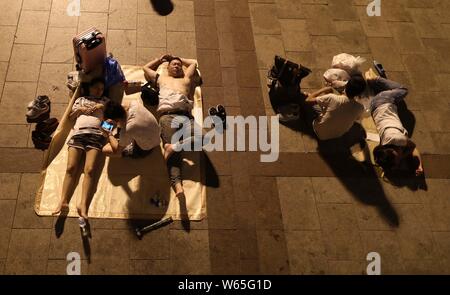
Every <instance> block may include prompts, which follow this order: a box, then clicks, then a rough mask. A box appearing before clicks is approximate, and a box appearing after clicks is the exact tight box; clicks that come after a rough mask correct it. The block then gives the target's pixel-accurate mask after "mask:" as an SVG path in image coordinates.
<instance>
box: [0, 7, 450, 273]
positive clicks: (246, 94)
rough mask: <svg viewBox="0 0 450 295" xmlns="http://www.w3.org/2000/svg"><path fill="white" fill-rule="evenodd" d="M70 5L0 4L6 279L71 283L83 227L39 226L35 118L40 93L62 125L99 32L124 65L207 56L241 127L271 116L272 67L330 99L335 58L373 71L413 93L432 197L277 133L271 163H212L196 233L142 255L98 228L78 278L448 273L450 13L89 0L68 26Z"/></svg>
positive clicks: (110, 226) (208, 102)
mask: <svg viewBox="0 0 450 295" xmlns="http://www.w3.org/2000/svg"><path fill="white" fill-rule="evenodd" d="M69 2H71V1H69V0H53V1H52V0H0V7H2V9H1V12H0V15H1V17H0V96H1V100H0V127H1V131H0V215H1V216H2V218H1V221H0V274H1V273H5V274H45V273H48V274H63V273H65V269H66V261H65V257H66V255H67V253H68V252H71V251H78V252H80V253H82V252H83V250H82V249H83V245H82V242H81V240H80V236H79V231H78V227H77V224H76V220H73V219H70V220H68V221H67V223H66V228H65V232H64V234H63V236H62V237H61V238H60V239H56V238H55V235H54V232H53V225H54V222H55V219H54V218H41V217H38V216H36V215H35V213H34V210H33V204H34V194H35V191H36V189H37V186H38V185H39V169H40V165H41V159H42V153H41V152H40V151H36V150H34V149H32V143H31V138H30V137H31V128H32V127H31V126H30V124H26V121H25V117H24V110H25V106H26V104H27V102H28V101H30V100H31V99H32V98H33V97H34V96H35V95H37V94H38V93H39V94H41V93H45V94H48V95H49V96H50V97H51V99H52V101H53V111H52V112H53V115H56V116H61V114H62V112H63V111H64V108H65V107H66V103H67V90H66V88H65V86H64V80H65V75H66V73H67V72H69V71H70V70H72V69H73V68H74V66H73V53H72V48H71V42H70V40H71V38H72V37H73V35H74V34H75V33H76V32H77V31H80V30H83V29H86V28H87V27H89V26H91V25H95V26H97V27H98V28H99V29H100V30H102V31H103V32H106V33H107V42H108V50H109V51H111V52H113V53H114V55H115V56H116V57H117V58H118V59H119V60H120V62H121V63H122V64H137V65H140V64H143V63H144V62H146V61H147V60H149V59H150V58H152V57H155V56H158V55H160V54H162V53H165V52H171V53H173V54H176V55H182V56H189V57H195V58H197V59H198V61H199V65H200V68H201V71H202V74H203V77H204V87H203V91H204V102H205V108H206V109H207V108H208V107H210V106H213V105H217V104H218V103H222V104H224V105H225V106H226V107H227V109H228V110H229V113H230V115H233V114H242V115H244V116H247V115H264V114H272V111H271V110H270V107H269V103H268V98H267V95H266V91H265V88H264V83H265V73H266V71H267V69H268V67H269V66H270V63H271V61H272V58H273V56H274V54H280V55H284V56H288V57H289V58H291V59H293V60H295V61H297V62H300V63H303V64H305V65H306V66H308V67H310V68H312V69H313V70H314V72H313V74H312V75H311V76H310V77H308V78H307V79H305V80H304V81H303V87H305V88H306V89H317V88H319V87H320V86H321V77H320V75H321V73H322V72H323V70H324V69H326V68H327V67H328V65H329V63H330V61H331V58H332V56H333V55H335V54H337V53H340V52H348V53H353V54H357V55H361V56H364V57H367V58H368V59H369V61H370V60H372V59H373V58H376V59H377V60H380V61H382V62H383V64H384V65H385V67H386V69H387V71H388V73H389V75H390V76H391V77H392V78H393V79H395V80H399V81H401V82H402V83H404V84H406V85H408V87H409V88H410V94H409V96H408V98H407V102H408V106H409V109H410V110H412V112H413V113H414V116H415V118H416V125H415V129H414V133H413V139H414V140H415V141H416V142H417V144H418V147H419V149H420V150H422V152H423V153H424V154H425V155H424V161H425V169H426V170H427V175H428V179H427V183H428V191H426V192H425V191H413V190H411V189H409V188H408V187H407V186H404V187H395V186H393V185H390V184H387V183H385V182H383V181H379V180H378V179H377V178H367V177H361V175H347V174H345V173H340V172H339V169H337V170H336V167H333V166H330V165H329V163H328V162H327V161H325V160H324V159H323V158H322V157H321V156H320V155H319V154H318V153H317V150H316V149H317V143H316V142H315V140H313V139H311V138H310V137H308V136H306V135H302V134H300V133H296V132H294V131H291V130H290V129H287V128H284V127H281V135H280V136H281V138H280V141H281V152H282V153H281V154H280V159H279V161H278V162H276V163H272V164H262V163H259V162H258V159H259V155H258V154H257V153H249V152H246V153H245V152H229V153H224V152H215V153H209V157H210V159H211V161H212V163H213V165H214V167H215V169H216V171H217V174H218V175H219V179H220V187H219V188H208V203H207V204H208V219H207V220H205V221H203V222H201V223H194V224H192V229H191V231H190V232H186V231H184V230H183V227H182V226H181V225H180V224H179V223H174V224H172V225H171V226H169V227H165V228H162V229H159V230H157V231H155V232H152V233H150V234H148V235H147V236H145V238H144V239H143V240H142V241H137V240H136V239H134V237H133V235H132V233H131V232H130V230H129V229H128V224H127V222H126V221H120V220H93V221H92V227H93V239H92V241H91V245H90V246H91V253H92V261H91V263H90V264H88V262H87V260H86V256H85V255H82V257H83V263H82V273H84V274H249V273H251V274H258V273H261V274H362V273H363V272H364V271H365V269H366V265H367V262H366V260H365V257H366V255H367V253H369V252H372V251H376V252H379V253H380V254H381V257H382V273H385V274H404V273H408V274H433V273H447V274H448V273H450V255H449V253H450V195H449V193H448V190H449V189H450V170H449V169H450V168H449V167H450V145H449V142H450V126H449V122H450V120H448V118H449V115H450V109H449V106H450V104H449V102H450V100H449V97H448V94H447V92H448V91H449V90H450V88H449V85H450V84H449V83H448V81H449V79H450V64H449V60H450V1H448V0H433V1H419V0H390V1H382V16H381V17H368V16H367V15H366V14H365V7H366V5H367V4H368V3H369V2H370V1H369V0H175V1H173V2H174V4H175V10H174V12H173V13H172V14H171V15H169V16H167V17H161V16H158V15H157V14H155V13H154V12H153V10H152V9H151V7H150V5H149V1H148V0H126V1H125V0H81V3H82V7H81V16H79V17H69V16H67V15H66V12H65V10H66V7H67V4H68V3H69ZM367 65H368V64H367ZM367 65H366V67H367ZM386 208H387V211H386ZM393 216H394V217H393ZM392 218H395V219H397V220H398V223H399V225H398V226H392V225H390V224H391V223H390V222H389V221H392Z"/></svg>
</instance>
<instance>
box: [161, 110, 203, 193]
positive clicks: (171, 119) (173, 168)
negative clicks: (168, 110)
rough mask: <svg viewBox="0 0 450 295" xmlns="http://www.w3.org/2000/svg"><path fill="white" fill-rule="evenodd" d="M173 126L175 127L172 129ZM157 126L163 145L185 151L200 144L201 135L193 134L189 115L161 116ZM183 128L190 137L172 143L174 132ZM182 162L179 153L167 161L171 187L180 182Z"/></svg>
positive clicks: (192, 122)
mask: <svg viewBox="0 0 450 295" xmlns="http://www.w3.org/2000/svg"><path fill="white" fill-rule="evenodd" d="M174 125H175V126H176V127H174ZM159 126H160V127H161V139H162V141H163V144H164V145H165V144H167V143H168V144H175V145H176V146H177V147H178V148H179V149H183V150H186V149H187V147H188V146H190V147H191V148H192V147H193V146H194V145H195V144H196V143H197V142H198V141H200V142H199V144H201V141H202V135H203V133H201V134H195V132H194V130H195V129H194V126H195V122H194V118H193V117H192V115H191V114H189V113H185V114H167V115H162V116H160V117H159ZM183 128H188V132H189V134H190V136H189V137H187V138H184V137H183V139H182V140H181V141H177V142H174V141H173V139H172V138H173V136H174V135H175V133H176V132H178V131H180V130H182V129H183ZM202 132H203V131H202ZM191 150H192V149H191ZM182 160H183V159H182V157H181V152H180V151H175V152H174V153H173V154H172V156H171V157H170V158H169V159H168V160H167V170H168V173H169V177H170V183H171V185H172V186H175V185H176V184H177V183H180V182H182V175H181V165H182Z"/></svg>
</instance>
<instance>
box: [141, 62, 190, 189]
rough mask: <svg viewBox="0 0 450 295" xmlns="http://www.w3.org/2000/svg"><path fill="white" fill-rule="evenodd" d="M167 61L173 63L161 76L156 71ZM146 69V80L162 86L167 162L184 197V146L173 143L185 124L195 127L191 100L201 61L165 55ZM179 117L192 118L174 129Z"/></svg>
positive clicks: (160, 110)
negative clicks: (174, 137) (180, 149)
mask: <svg viewBox="0 0 450 295" xmlns="http://www.w3.org/2000/svg"><path fill="white" fill-rule="evenodd" d="M164 62H168V63H169V65H168V66H167V75H161V76H160V75H159V74H158V73H157V72H156V70H157V69H158V67H159V66H160V65H161V64H162V63H164ZM183 65H184V66H185V67H187V69H186V72H184V71H183ZM143 70H144V75H145V79H146V80H147V81H149V82H153V83H155V82H156V83H157V84H158V86H159V89H160V92H159V104H158V107H157V113H158V116H159V124H160V126H161V138H162V140H163V144H164V146H163V147H164V159H165V160H166V162H167V168H168V171H169V175H170V181H171V185H172V188H173V189H174V191H175V194H176V196H177V197H182V196H184V190H183V183H182V178H181V163H182V159H181V156H180V153H179V151H178V150H179V147H180V146H179V145H177V144H178V143H172V136H173V135H174V134H175V133H176V132H177V131H178V130H180V129H181V128H182V126H183V125H184V126H185V125H186V124H185V123H188V125H190V127H191V128H192V129H193V126H194V124H195V123H194V118H193V116H192V114H191V111H192V107H193V102H192V101H191V100H190V99H189V96H190V92H191V90H192V88H193V77H194V75H195V73H196V70H197V62H196V61H195V60H192V59H184V58H179V57H174V56H171V55H163V56H161V58H156V59H154V60H152V61H151V62H149V63H148V64H146V65H145V66H144V67H143ZM181 118H184V119H181ZM177 120H184V121H186V120H189V121H187V122H185V123H183V124H178V125H179V126H180V127H178V128H173V127H172V125H173V124H172V123H177ZM189 122H190V124H189ZM175 125H177V124H175ZM194 137H195V136H194ZM194 137H192V138H189V139H184V140H183V143H181V144H182V145H184V144H186V143H188V142H189V141H190V140H192V139H194ZM194 140H195V139H194Z"/></svg>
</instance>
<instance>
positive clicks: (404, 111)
mask: <svg viewBox="0 0 450 295" xmlns="http://www.w3.org/2000/svg"><path fill="white" fill-rule="evenodd" d="M406 99H408V97H406ZM397 110H398V116H399V118H400V121H402V124H403V127H405V129H406V130H407V131H408V134H409V137H412V136H413V134H414V129H415V128H416V117H415V116H414V114H413V113H412V112H411V111H410V110H409V109H408V106H407V104H406V102H405V101H404V100H403V101H401V102H400V103H398V105H397Z"/></svg>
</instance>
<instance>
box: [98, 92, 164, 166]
mask: <svg viewBox="0 0 450 295" xmlns="http://www.w3.org/2000/svg"><path fill="white" fill-rule="evenodd" d="M104 118H105V120H106V122H108V123H110V124H112V126H117V127H120V133H119V134H120V135H119V136H120V137H119V140H117V139H116V138H115V137H114V136H113V134H112V132H111V131H112V130H111V131H110V132H106V131H105V134H106V136H107V138H108V144H106V145H105V146H104V147H103V152H104V153H105V154H106V155H107V156H123V157H131V158H142V157H145V156H146V155H148V154H150V152H151V151H152V150H153V148H155V147H157V146H159V143H160V141H161V140H160V134H161V132H160V129H159V125H158V122H157V121H156V118H155V116H153V114H152V113H151V112H150V111H148V110H147V108H146V107H145V106H144V105H142V104H141V103H139V102H137V101H131V102H125V103H123V104H122V105H121V104H119V103H117V102H113V101H109V102H108V103H107V104H106V106H105V110H104Z"/></svg>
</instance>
